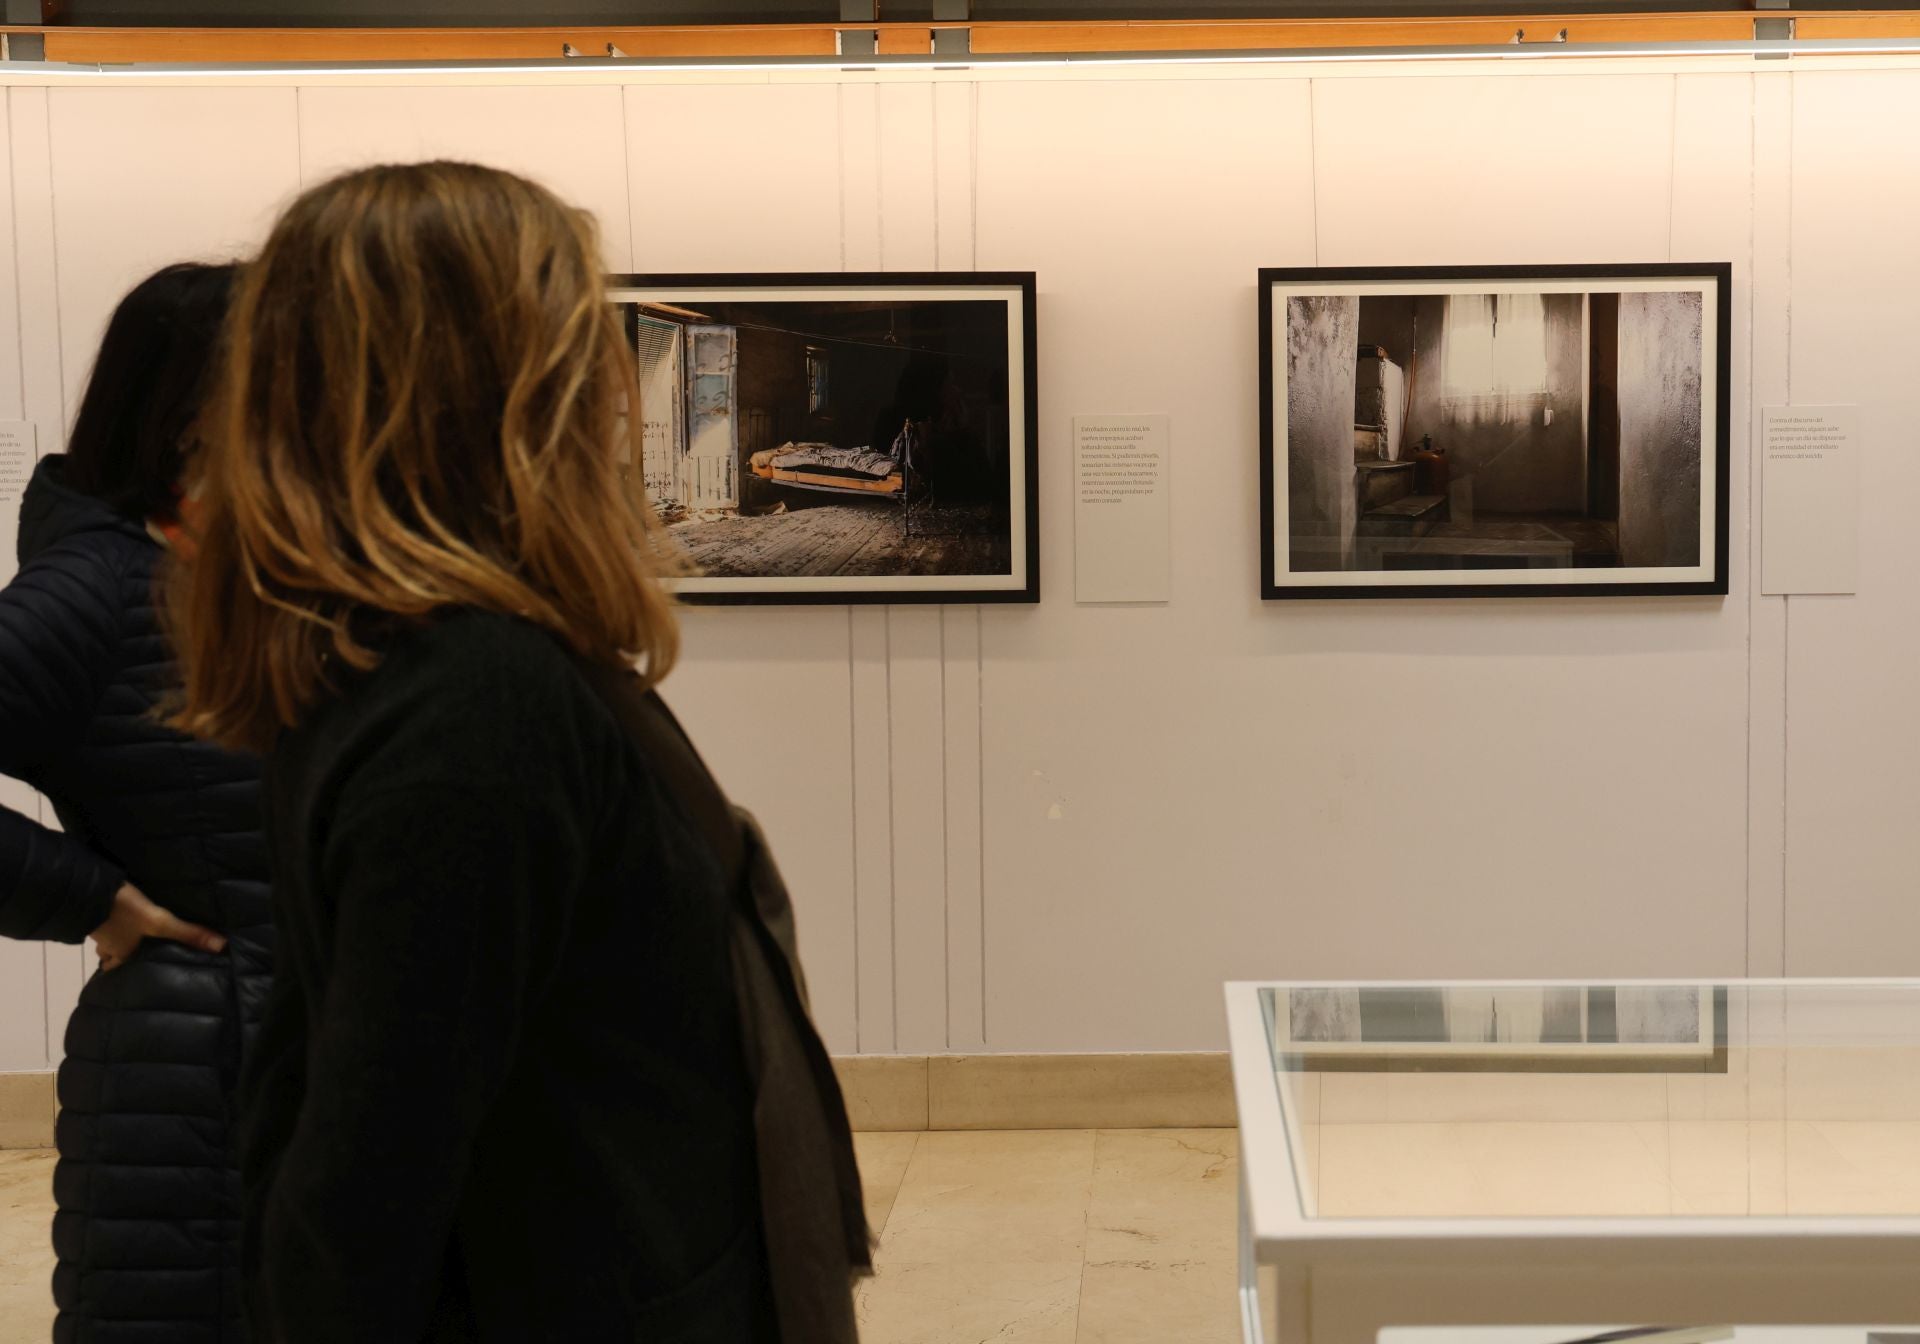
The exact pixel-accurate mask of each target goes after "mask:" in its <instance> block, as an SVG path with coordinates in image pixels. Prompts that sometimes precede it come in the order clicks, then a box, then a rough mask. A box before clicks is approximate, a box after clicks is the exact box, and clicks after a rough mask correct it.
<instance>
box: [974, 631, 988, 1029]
mask: <svg viewBox="0 0 1920 1344" xmlns="http://www.w3.org/2000/svg"><path fill="white" fill-rule="evenodd" d="M986 643H987V640H986V617H985V615H984V614H983V613H982V612H981V610H980V608H979V607H975V608H974V609H973V713H974V733H973V750H974V759H975V765H976V768H975V770H974V772H973V778H974V783H975V785H976V786H977V787H978V789H979V797H978V798H977V799H976V800H975V806H976V807H978V808H979V809H980V811H979V817H978V822H979V838H978V840H977V841H976V842H975V843H976V846H977V850H978V854H979V860H980V861H979V863H978V864H976V865H975V870H974V880H975V882H977V883H978V884H979V888H980V892H979V895H980V1048H981V1049H982V1050H984V1049H986V1047H987V1039H988V1037H987V654H986Z"/></svg>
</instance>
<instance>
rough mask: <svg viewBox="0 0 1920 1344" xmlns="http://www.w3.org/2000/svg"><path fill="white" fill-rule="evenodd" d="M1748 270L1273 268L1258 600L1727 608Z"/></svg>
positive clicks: (1265, 337) (1269, 274)
mask: <svg viewBox="0 0 1920 1344" xmlns="http://www.w3.org/2000/svg"><path fill="white" fill-rule="evenodd" d="M1729 277H1730V267H1729V266H1728V265H1726V264H1725V263H1720V262H1715V263H1709V264H1702V265H1678V264H1661V265H1649V266H1529V267H1521V266H1497V267H1481V268H1477V269H1455V268H1450V267H1382V268H1370V269H1368V268H1352V269H1331V270H1329V269H1313V270H1263V271H1262V272H1260V418H1261V436H1260V508H1261V560H1260V565H1261V579H1260V583H1261V596H1263V597H1266V598H1341V597H1569V596H1588V595H1592V596H1601V595H1608V594H1612V595H1635V596H1645V595H1649V594H1724V593H1725V592H1726V591H1727V529H1728V523H1727V500H1728V443H1727V396H1728V382H1729V352H1728V343H1727V341H1728V337H1727V332H1728V327H1729V325H1730V317H1729V315H1730V312H1731V308H1730V297H1729V288H1730V282H1729Z"/></svg>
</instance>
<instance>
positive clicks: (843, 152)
mask: <svg viewBox="0 0 1920 1344" xmlns="http://www.w3.org/2000/svg"><path fill="white" fill-rule="evenodd" d="M833 150H834V156H835V158H834V162H835V166H836V167H837V168H838V169H839V173H840V190H839V192H838V197H839V199H838V201H837V202H836V203H837V204H838V206H839V208H840V269H841V270H843V271H844V270H846V269H847V86H846V85H844V84H841V85H838V86H836V87H835V88H834V91H833ZM848 610H849V612H851V610H852V608H848Z"/></svg>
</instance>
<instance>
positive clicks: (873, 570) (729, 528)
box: [672, 503, 1012, 578]
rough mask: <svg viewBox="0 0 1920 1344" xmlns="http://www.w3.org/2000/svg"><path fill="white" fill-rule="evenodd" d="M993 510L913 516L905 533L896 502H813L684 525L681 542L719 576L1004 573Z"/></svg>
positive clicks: (1001, 529) (918, 510)
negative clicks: (910, 531) (784, 509)
mask: <svg viewBox="0 0 1920 1344" xmlns="http://www.w3.org/2000/svg"><path fill="white" fill-rule="evenodd" d="M991 513H992V511H991V509H990V508H988V507H987V506H986V505H970V506H960V507H953V508H948V507H941V508H936V509H928V508H925V507H922V506H919V505H916V506H915V507H914V510H913V535H912V536H911V537H908V536H906V535H904V532H903V529H902V528H901V525H900V524H901V520H900V508H899V506H898V505H893V504H841V503H830V504H813V505H808V506H805V507H801V508H794V509H789V510H787V511H786V512H784V513H771V514H762V515H760V516H758V517H752V518H716V519H706V520H701V521H696V522H688V523H680V524H678V525H676V526H675V527H674V528H673V529H672V533H673V537H674V540H676V541H678V542H679V543H680V544H681V545H682V546H684V547H685V548H686V549H687V551H688V553H689V554H690V555H692V557H693V560H694V563H695V564H697V565H698V566H699V567H700V569H701V571H702V572H703V573H706V574H708V575H711V576H713V577H715V578H755V577H790V576H791V577H797V576H802V575H806V576H821V575H832V574H849V575H851V574H1004V573H1006V572H1007V570H1008V566H1009V565H1010V564H1011V563H1012V560H1011V557H1012V545H1011V542H1010V540H1009V539H1008V537H1007V534H1006V524H1005V523H1004V522H996V521H995V520H994V519H993V518H992V516H991Z"/></svg>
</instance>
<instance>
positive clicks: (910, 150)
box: [877, 84, 939, 271]
mask: <svg viewBox="0 0 1920 1344" xmlns="http://www.w3.org/2000/svg"><path fill="white" fill-rule="evenodd" d="M877 92H878V93H879V95H880V108H879V113H880V148H879V160H880V264H881V268H882V269H883V270H889V271H931V270H934V269H936V268H937V267H938V265H939V258H938V256H937V250H938V237H939V229H938V225H937V224H936V222H935V219H936V211H937V209H938V205H937V197H936V193H935V188H934V174H935V171H936V169H935V159H934V141H933V95H934V90H933V86H932V85H930V84H883V85H881V86H880V87H879V89H878V90H877Z"/></svg>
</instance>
